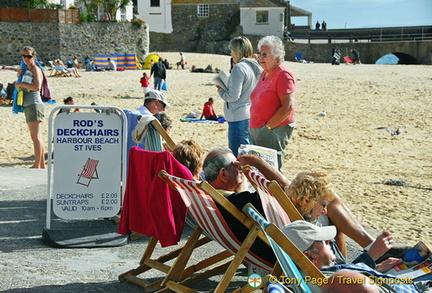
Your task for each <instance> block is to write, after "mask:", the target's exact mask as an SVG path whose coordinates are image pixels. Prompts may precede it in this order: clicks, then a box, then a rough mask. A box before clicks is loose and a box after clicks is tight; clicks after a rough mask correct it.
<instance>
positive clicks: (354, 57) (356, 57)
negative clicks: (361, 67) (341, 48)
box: [349, 49, 361, 64]
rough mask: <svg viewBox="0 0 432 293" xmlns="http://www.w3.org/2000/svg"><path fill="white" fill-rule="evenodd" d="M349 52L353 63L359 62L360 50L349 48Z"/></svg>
mask: <svg viewBox="0 0 432 293" xmlns="http://www.w3.org/2000/svg"><path fill="white" fill-rule="evenodd" d="M349 52H350V53H351V56H352V58H351V60H352V63H353V64H361V61H360V52H359V51H358V50H356V49H351V50H350V51H349Z"/></svg>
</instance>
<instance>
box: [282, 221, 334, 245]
mask: <svg viewBox="0 0 432 293" xmlns="http://www.w3.org/2000/svg"><path fill="white" fill-rule="evenodd" d="M281 230H282V232H283V233H284V234H285V235H286V236H287V237H288V238H289V239H290V240H291V241H292V242H293V243H294V244H295V245H296V246H297V247H298V248H299V249H300V250H301V251H306V250H307V249H308V248H309V247H311V246H312V244H313V243H314V242H315V241H326V240H331V239H333V238H335V236H336V227H335V226H325V227H318V226H317V225H314V224H311V223H309V222H306V221H295V222H292V223H291V224H288V225H285V226H284V227H282V229H281Z"/></svg>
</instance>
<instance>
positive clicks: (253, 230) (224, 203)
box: [159, 171, 271, 293]
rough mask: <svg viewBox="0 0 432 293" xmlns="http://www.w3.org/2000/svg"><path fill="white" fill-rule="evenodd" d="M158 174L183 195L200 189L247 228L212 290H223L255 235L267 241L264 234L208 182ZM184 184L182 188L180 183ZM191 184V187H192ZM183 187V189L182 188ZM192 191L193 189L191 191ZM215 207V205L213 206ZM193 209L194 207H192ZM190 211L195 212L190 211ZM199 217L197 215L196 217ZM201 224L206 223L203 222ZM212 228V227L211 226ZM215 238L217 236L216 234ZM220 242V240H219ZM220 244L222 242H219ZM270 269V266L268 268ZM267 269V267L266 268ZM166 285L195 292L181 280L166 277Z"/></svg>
mask: <svg viewBox="0 0 432 293" xmlns="http://www.w3.org/2000/svg"><path fill="white" fill-rule="evenodd" d="M159 176H160V177H161V178H162V179H163V180H164V181H165V182H167V183H168V184H170V186H171V187H173V188H176V189H177V190H178V191H179V192H180V193H182V192H183V195H184V196H188V197H190V196H191V195H190V194H188V192H191V190H192V189H195V190H197V191H199V190H200V194H201V196H206V199H205V201H207V200H208V201H212V200H213V201H214V203H218V204H219V205H220V206H221V207H222V208H224V209H226V210H227V211H228V212H230V213H231V214H232V215H233V216H234V217H235V218H236V219H237V220H239V221H240V222H241V223H243V224H244V225H245V226H246V227H247V228H248V229H249V230H250V232H249V234H248V236H247V237H246V238H245V240H244V241H243V243H242V244H241V245H239V248H238V249H237V250H236V251H231V252H229V253H230V254H233V253H234V254H235V257H234V259H233V260H232V261H231V263H229V267H228V268H227V269H226V270H225V274H224V276H223V277H222V279H221V280H220V282H219V283H218V286H217V287H216V289H215V290H214V292H225V291H226V289H227V287H228V285H229V283H230V281H231V279H232V277H233V276H234V274H235V272H236V271H237V269H238V267H239V265H240V264H241V263H242V262H243V261H245V258H246V257H247V255H248V251H249V249H250V247H251V246H252V244H253V242H254V240H255V239H256V237H260V238H261V239H262V240H263V241H265V242H266V243H268V240H267V238H266V237H265V236H264V234H263V233H262V232H261V231H260V230H259V229H258V227H256V226H255V225H254V223H253V221H251V220H250V219H249V218H248V217H246V215H245V214H243V213H242V212H241V211H239V210H238V209H237V208H236V207H235V206H234V205H233V204H232V203H231V202H229V201H228V200H227V199H226V198H225V197H224V196H223V195H222V194H220V193H219V192H218V191H217V190H215V189H214V188H213V187H212V186H211V185H210V184H208V183H207V182H205V181H203V182H201V183H198V182H192V181H188V180H184V179H181V178H178V177H175V176H171V175H169V174H167V173H166V172H165V171H161V172H160V173H159ZM183 184H184V187H187V188H184V187H182V186H181V185H183ZM192 186H193V187H192ZM183 188H184V189H183ZM192 192H193V191H192ZM192 196H193V195H192ZM215 208H216V209H217V207H216V206H215ZM193 209H194V208H193ZM192 213H193V214H194V213H195V214H196V212H194V211H192ZM198 218H199V217H198ZM219 220H221V221H223V222H225V220H224V219H219ZM203 225H206V224H205V223H204V224H203ZM212 229H214V228H212ZM207 233H210V234H211V230H209V231H207ZM224 235H225V234H224ZM216 238H217V236H216ZM219 243H220V242H219ZM220 244H222V243H220ZM222 246H224V247H225V248H227V247H226V246H225V245H222ZM270 269H271V268H270ZM268 270H269V269H268ZM162 284H163V285H165V286H166V288H169V289H171V290H175V291H176V292H188V293H189V292H197V291H195V290H193V289H191V288H189V287H187V286H186V284H185V282H184V281H183V280H180V279H179V280H175V279H170V278H166V279H165V281H164V282H163V283H162ZM239 290H240V291H238V292H251V291H254V290H256V289H254V288H252V287H250V286H249V285H245V286H244V287H243V288H242V289H239Z"/></svg>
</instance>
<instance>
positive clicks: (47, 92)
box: [40, 70, 51, 103]
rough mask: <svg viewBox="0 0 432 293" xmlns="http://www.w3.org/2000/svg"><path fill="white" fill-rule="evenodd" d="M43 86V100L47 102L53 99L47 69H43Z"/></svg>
mask: <svg viewBox="0 0 432 293" xmlns="http://www.w3.org/2000/svg"><path fill="white" fill-rule="evenodd" d="M42 75H43V78H42V88H41V91H40V94H41V98H42V102H44V103H47V102H50V101H51V91H50V89H49V87H48V78H47V76H46V74H45V71H43V70H42Z"/></svg>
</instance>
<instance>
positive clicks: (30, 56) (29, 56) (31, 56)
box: [21, 55, 33, 59]
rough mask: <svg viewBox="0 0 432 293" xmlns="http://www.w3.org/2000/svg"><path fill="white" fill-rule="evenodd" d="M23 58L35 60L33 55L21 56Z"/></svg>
mask: <svg viewBox="0 0 432 293" xmlns="http://www.w3.org/2000/svg"><path fill="white" fill-rule="evenodd" d="M21 57H23V58H28V59H30V58H33V55H21Z"/></svg>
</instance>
